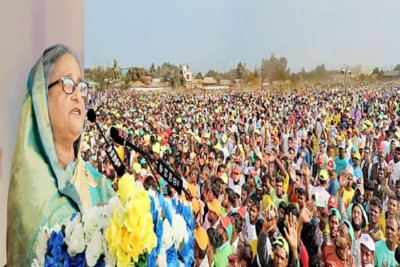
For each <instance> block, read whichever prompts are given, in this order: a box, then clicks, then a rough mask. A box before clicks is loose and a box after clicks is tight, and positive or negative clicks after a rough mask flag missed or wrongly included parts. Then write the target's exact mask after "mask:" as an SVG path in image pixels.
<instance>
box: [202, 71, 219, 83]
mask: <svg viewBox="0 0 400 267" xmlns="http://www.w3.org/2000/svg"><path fill="white" fill-rule="evenodd" d="M205 76H206V77H213V78H214V79H215V80H217V81H219V80H221V79H222V78H223V77H222V74H221V73H219V72H218V71H216V70H209V71H208V72H207V73H206V75H205Z"/></svg>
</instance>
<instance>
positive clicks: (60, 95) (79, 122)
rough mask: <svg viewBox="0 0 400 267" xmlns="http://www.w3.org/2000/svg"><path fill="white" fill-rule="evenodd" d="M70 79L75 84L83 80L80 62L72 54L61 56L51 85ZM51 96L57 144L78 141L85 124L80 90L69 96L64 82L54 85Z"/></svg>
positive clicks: (50, 112)
mask: <svg viewBox="0 0 400 267" xmlns="http://www.w3.org/2000/svg"><path fill="white" fill-rule="evenodd" d="M61 77H69V78H71V79H72V80H73V81H74V82H75V83H78V82H79V81H81V80H82V77H81V70H80V67H79V65H78V62H77V61H76V60H75V58H74V57H73V56H71V55H70V54H64V55H63V56H61V57H60V58H59V59H58V60H57V62H56V64H55V65H54V72H53V74H52V75H51V77H50V79H49V80H48V82H49V84H51V83H52V82H54V81H56V80H57V79H60V78H61ZM48 94H49V116H50V123H51V127H52V129H53V134H54V141H55V142H63V143H65V142H71V143H73V142H74V141H75V140H77V139H78V137H79V135H80V134H81V131H82V128H83V124H84V115H85V114H84V112H85V109H84V108H85V107H84V99H83V98H82V96H81V92H80V90H79V89H77V88H75V91H74V92H73V93H72V94H70V95H68V94H66V93H65V92H64V91H63V86H62V82H59V83H57V84H56V85H54V86H53V87H52V88H51V89H50V90H49V92H48Z"/></svg>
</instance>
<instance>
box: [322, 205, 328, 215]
mask: <svg viewBox="0 0 400 267" xmlns="http://www.w3.org/2000/svg"><path fill="white" fill-rule="evenodd" d="M322 213H323V214H325V215H329V209H328V207H325V208H324V209H323V210H322Z"/></svg>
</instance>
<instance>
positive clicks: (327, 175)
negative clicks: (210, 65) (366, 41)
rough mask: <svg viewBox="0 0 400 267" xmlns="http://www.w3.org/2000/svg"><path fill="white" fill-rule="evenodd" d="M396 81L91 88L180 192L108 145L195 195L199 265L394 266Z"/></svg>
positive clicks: (91, 156) (137, 173)
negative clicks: (284, 88) (301, 88)
mask: <svg viewBox="0 0 400 267" xmlns="http://www.w3.org/2000/svg"><path fill="white" fill-rule="evenodd" d="M399 86H400V85H399V84H397V83H394V82H386V83H383V82H380V83H374V84H368V85H363V84H361V85H356V86H351V85H350V86H348V88H346V90H344V88H343V87H340V86H338V87H335V86H332V87H329V88H328V87H326V88H324V87H321V88H313V89H309V90H306V91H305V92H307V93H305V94H301V95H299V94H294V93H292V94H290V95H274V96H270V95H268V94H267V93H266V92H263V91H255V92H227V91H212V92H208V91H207V92H198V91H197V92H179V93H171V92H169V93H166V92H164V91H162V92H155V93H136V92H134V91H123V92H122V91H108V92H106V93H104V92H101V93H92V94H91V95H90V96H89V99H88V100H87V101H88V102H89V104H90V106H93V107H94V108H95V110H96V113H97V122H98V123H99V125H100V128H101V129H103V131H104V133H105V134H106V138H107V140H108V141H109V142H112V139H111V138H110V129H111V127H115V128H117V129H118V130H119V132H120V134H121V136H122V137H123V138H126V139H127V140H128V141H130V142H131V143H133V144H135V145H137V146H138V147H140V148H142V149H143V150H145V151H148V152H149V153H150V154H151V155H152V157H153V158H154V159H155V160H159V159H162V160H164V161H165V162H166V163H167V164H169V166H170V167H171V169H172V170H173V171H174V172H175V173H176V174H177V175H178V176H179V177H181V178H182V179H183V180H184V187H185V188H186V189H187V190H186V191H187V194H186V196H183V195H179V194H178V193H177V192H176V191H175V190H174V188H173V187H171V186H170V185H169V184H168V183H166V181H165V179H163V177H162V176H160V175H159V174H157V172H154V170H153V169H154V168H152V166H151V164H149V163H148V162H147V161H146V159H145V158H144V157H143V155H140V154H138V153H136V152H134V151H131V150H129V149H128V148H126V147H122V146H120V145H118V144H114V146H115V148H116V150H117V152H118V155H119V156H120V157H121V159H122V160H123V161H124V163H125V165H126V166H127V168H128V171H129V172H130V173H132V174H133V175H134V177H135V178H136V179H138V180H140V181H142V182H143V184H144V186H145V187H147V188H148V187H153V188H157V189H159V190H160V191H161V192H163V193H164V194H165V195H166V196H169V197H171V198H176V199H179V198H182V197H183V198H187V199H189V200H190V201H191V203H192V208H193V216H194V218H195V221H196V225H195V231H194V235H195V244H194V247H195V260H196V263H195V266H216V267H225V266H235V267H236V266H259V267H264V266H327V267H328V266H379V267H380V266H397V264H398V263H397V261H396V258H397V254H396V253H395V252H396V248H397V246H398V243H399V210H400V208H399V205H400V204H399V200H400V128H399V127H400V106H399V104H400V97H399V93H398V90H399ZM107 140H105V139H104V138H102V136H101V135H100V133H99V131H98V130H97V129H96V127H95V126H94V125H92V124H91V123H87V125H86V134H85V137H84V142H82V145H81V150H82V157H83V158H84V159H85V160H87V161H89V162H90V163H91V164H92V165H93V166H95V168H97V169H98V170H99V171H100V172H101V173H103V174H104V175H105V176H106V177H107V178H108V181H109V183H110V184H112V186H113V188H114V189H115V190H116V189H117V186H118V183H117V181H118V176H117V174H116V172H115V170H114V168H113V166H112V165H111V163H110V161H109V159H108V158H107V156H106V152H105V149H106V141H107Z"/></svg>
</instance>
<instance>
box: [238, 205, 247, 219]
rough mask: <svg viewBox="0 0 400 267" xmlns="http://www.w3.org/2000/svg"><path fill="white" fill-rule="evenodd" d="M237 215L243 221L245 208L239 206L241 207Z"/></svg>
mask: <svg viewBox="0 0 400 267" xmlns="http://www.w3.org/2000/svg"><path fill="white" fill-rule="evenodd" d="M238 213H239V214H240V216H241V217H242V219H244V216H246V208H245V207H243V206H241V207H240V208H239V209H238Z"/></svg>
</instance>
